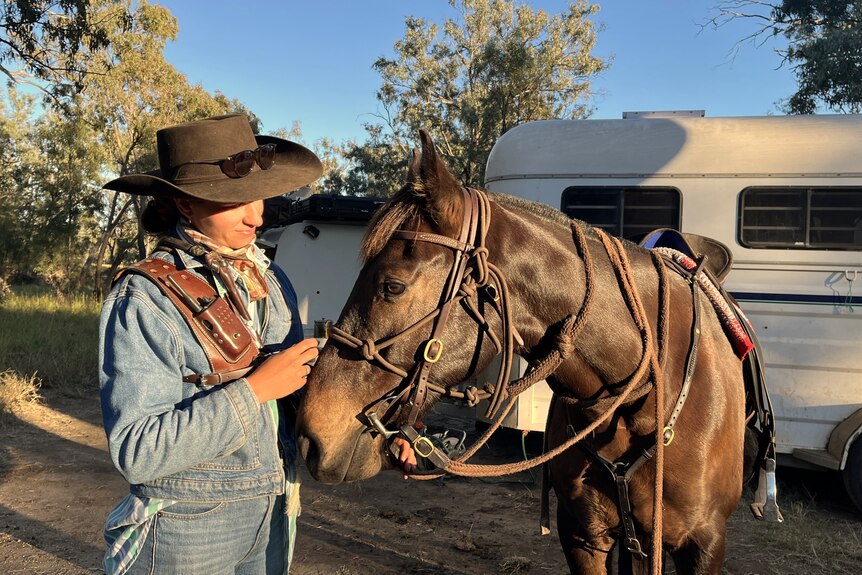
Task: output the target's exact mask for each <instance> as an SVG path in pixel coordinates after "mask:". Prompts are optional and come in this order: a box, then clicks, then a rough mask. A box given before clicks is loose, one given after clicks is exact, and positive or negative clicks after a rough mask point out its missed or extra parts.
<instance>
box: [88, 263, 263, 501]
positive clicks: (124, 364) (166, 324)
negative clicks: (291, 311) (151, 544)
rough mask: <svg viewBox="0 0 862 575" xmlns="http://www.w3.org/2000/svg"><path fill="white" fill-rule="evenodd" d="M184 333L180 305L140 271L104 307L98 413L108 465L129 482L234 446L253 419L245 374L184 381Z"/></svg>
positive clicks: (180, 467)
mask: <svg viewBox="0 0 862 575" xmlns="http://www.w3.org/2000/svg"><path fill="white" fill-rule="evenodd" d="M186 332H188V333H189V334H190V330H188V327H187V326H186V325H185V324H184V322H183V319H182V316H181V315H180V313H179V311H178V310H176V308H174V306H173V304H172V303H171V302H170V301H169V300H167V299H166V298H165V297H164V296H163V295H162V294H161V293H160V292H159V291H158V288H157V287H156V286H155V285H154V284H153V283H152V282H150V281H149V280H147V279H146V278H143V277H140V276H134V275H132V276H127V277H126V278H125V279H123V280H122V281H121V282H120V283H119V284H118V285H117V286H115V289H114V290H113V291H112V292H111V294H110V295H109V297H108V298H107V299H106V300H105V303H104V305H103V308H102V313H101V317H100V330H99V333H100V345H99V352H100V353H99V378H100V389H101V403H102V417H103V423H104V427H105V431H106V434H107V437H108V446H109V449H110V453H111V458H112V460H113V462H114V465H115V466H116V467H117V469H118V470H119V471H120V473H121V474H122V475H123V476H124V477H125V478H126V480H127V481H128V482H129V483H131V484H140V483H145V482H148V481H151V480H153V479H158V478H161V477H165V476H168V475H171V474H173V473H176V472H178V471H182V470H184V469H188V468H190V467H193V466H195V465H197V464H200V463H202V462H206V461H210V460H213V459H215V458H217V457H220V456H222V455H225V454H229V453H231V452H233V451H235V450H237V449H239V448H240V447H241V446H242V445H243V444H244V443H245V442H246V441H247V440H248V437H249V433H250V430H251V429H252V428H253V425H254V420H255V418H257V417H259V411H260V404H259V403H258V402H257V400H256V398H255V396H254V393H253V392H252V390H251V388H250V386H249V385H248V382H247V381H246V380H245V379H240V380H237V381H235V382H232V383H229V384H226V385H223V386H219V387H214V388H210V389H194V388H193V386H191V384H188V383H184V382H183V381H182V378H183V375H184V373H191V372H192V371H194V370H193V369H191V368H190V367H189V366H187V365H186V362H187V360H188V356H187V354H186V351H187V350H185V349H184V348H183V343H187V344H188V345H192V344H195V342H194V341H191V342H185V341H184V338H188V335H187V333H186ZM200 353H201V354H202V352H200ZM204 361H205V358H204ZM197 367H198V368H200V366H197ZM189 386H191V387H189Z"/></svg>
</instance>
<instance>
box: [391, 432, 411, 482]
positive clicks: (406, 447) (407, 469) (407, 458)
mask: <svg viewBox="0 0 862 575" xmlns="http://www.w3.org/2000/svg"><path fill="white" fill-rule="evenodd" d="M392 443H393V444H394V445H395V446H397V447H398V461H399V462H401V467H402V468H403V469H404V473H405V475H404V479H407V474H408V473H413V472H414V471H416V452H414V451H413V446H412V445H410V442H409V441H407V440H406V439H404V438H403V437H396V438H394V439H393V440H392Z"/></svg>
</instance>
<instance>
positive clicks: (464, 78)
mask: <svg viewBox="0 0 862 575" xmlns="http://www.w3.org/2000/svg"><path fill="white" fill-rule="evenodd" d="M449 3H450V5H451V6H452V7H453V8H454V9H455V12H456V13H457V17H456V18H452V19H449V20H446V21H445V22H444V23H443V25H442V28H441V26H439V25H437V24H436V23H432V22H428V21H425V20H423V19H421V18H414V17H408V18H407V19H406V21H405V33H404V37H403V38H402V39H400V40H398V41H397V42H396V43H395V46H394V54H393V56H392V57H380V58H378V59H377V61H376V62H375V63H374V66H373V67H374V69H375V70H376V71H377V72H379V73H380V76H381V78H382V84H381V86H380V89H379V90H378V92H377V99H378V101H379V103H380V107H381V108H380V111H379V113H378V119H379V122H378V123H376V124H369V125H367V126H366V130H367V131H368V135H369V139H368V141H367V142H366V143H365V144H362V145H356V144H355V145H352V146H348V149H347V150H346V151H345V155H346V158H347V159H348V160H349V161H350V162H351V163H352V170H351V171H350V173H348V174H342V175H341V181H342V182H347V183H348V184H349V185H350V187H351V189H352V190H354V191H357V192H375V191H376V192H382V193H391V192H392V191H393V190H394V189H397V187H398V185H399V184H400V180H401V175H402V173H403V168H404V166H405V165H406V161H407V158H408V156H409V150H410V147H411V146H412V144H413V143H414V142H415V141H416V138H417V132H418V130H419V128H426V129H428V130H430V131H431V132H433V133H434V138H435V141H437V142H438V145H439V146H440V152H441V153H442V154H443V155H444V156H446V159H447V162H448V164H449V165H450V166H451V167H452V169H453V173H454V174H455V175H456V176H457V177H458V178H459V179H460V180H461V181H462V182H463V183H465V184H468V185H474V186H479V185H482V184H483V179H484V168H485V162H486V160H487V157H488V153H489V152H490V150H491V147H492V146H493V144H494V142H495V141H496V140H497V138H499V137H500V136H501V135H502V134H503V133H505V132H506V131H507V130H508V129H510V128H512V127H513V126H516V125H518V124H520V123H523V122H528V121H532V120H541V119H551V118H580V117H585V116H587V115H588V114H589V113H590V108H589V104H588V103H589V99H590V97H591V95H592V80H593V78H595V77H596V75H597V74H599V73H600V72H602V71H603V70H604V69H606V67H607V65H608V64H607V62H606V61H604V60H602V59H601V58H598V57H596V56H594V55H592V51H593V49H594V47H595V42H596V32H597V30H596V25H595V24H594V22H593V21H592V20H591V17H592V16H594V15H595V14H596V13H597V11H598V10H599V7H598V5H596V4H591V3H589V2H587V0H574V1H572V2H570V3H569V5H568V7H567V9H566V10H565V11H564V12H562V13H560V14H548V13H547V12H545V11H544V10H538V9H533V8H531V7H530V6H528V5H527V4H523V3H518V2H513V1H510V0H449ZM351 178H352V180H351Z"/></svg>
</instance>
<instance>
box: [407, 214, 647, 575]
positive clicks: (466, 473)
mask: <svg viewBox="0 0 862 575" xmlns="http://www.w3.org/2000/svg"><path fill="white" fill-rule="evenodd" d="M571 226H572V229H573V231H574V234H575V242H576V246H577V247H578V251H579V252H581V257H582V259H583V260H584V267H585V283H586V284H588V287H587V288H586V294H587V295H585V300H584V305H583V306H582V307H581V310H580V311H579V312H578V314H577V315H575V316H569V318H568V319H567V320H566V324H565V325H566V327H567V328H568V329H569V330H571V331H570V334H572V335H577V333H579V332H580V330H581V329H582V327H583V325H584V318H585V317H586V315H587V311H588V310H589V307H590V303H591V300H592V285H591V284H592V283H593V265H592V259H591V257H590V256H589V250H588V249H587V248H586V243H585V241H584V236H583V231H582V230H581V229H580V227H579V226H578V224H577V223H576V222H574V221H573V222H572V224H571ZM596 232H597V233H598V235H599V238H600V239H601V240H602V244H603V246H604V248H605V251H606V252H608V257H609V259H610V261H611V264H612V266H613V267H614V269H615V271H616V274H617V278H618V282H619V283H620V285H621V292H622V294H623V296H624V298H625V300H626V304H627V306H628V308H629V311H630V313H631V314H632V317H633V318H634V321H635V325H636V326H637V327H638V330H639V331H640V333H641V341H642V344H643V347H642V349H643V353H642V355H641V359H640V362H639V363H638V366H637V368H636V370H635V372H634V373H633V374H632V376H631V379H630V381H629V383H628V384H626V387H625V388H624V389H623V391H622V392H621V393H620V394H619V395H617V396H616V397H615V398H614V400H613V401H612V402H611V404H610V406H608V410H607V411H606V412H605V413H604V414H603V415H602V416H601V417H599V418H598V419H596V420H594V421H593V422H592V423H590V424H589V425H587V427H585V428H584V429H583V430H581V431H580V432H579V433H577V434H575V435H574V436H573V437H571V438H569V439H568V440H567V441H565V442H564V443H562V444H560V445H558V446H557V447H555V448H554V449H553V450H551V451H548V452H546V453H543V454H542V455H540V456H538V457H535V458H533V459H530V460H526V461H522V462H518V463H509V464H503V465H480V464H470V463H465V461H466V460H467V459H468V458H469V457H470V456H472V455H473V453H475V451H476V449H478V445H481V444H483V443H484V442H485V441H487V438H488V437H490V435H491V434H492V433H493V432H494V431H496V429H497V428H499V426H500V425H501V422H502V420H503V419H504V418H505V416H506V414H508V412H509V410H510V409H511V408H512V406H513V405H514V401H515V399H517V395H513V396H512V397H510V399H509V402H508V403H507V404H506V407H505V409H504V410H503V412H502V414H501V415H500V416H499V417H498V418H497V420H496V421H495V422H494V424H492V426H491V427H490V428H489V429H488V430H487V431H486V432H485V434H484V435H483V436H482V438H480V440H479V441H478V442H477V444H476V445H474V446H473V448H471V450H470V451H469V452H467V453H465V454H464V455H463V456H462V457H461V458H460V459H458V460H450V461H449V465H447V466H446V467H445V468H444V469H443V470H442V471H439V472H431V473H427V474H425V473H423V474H413V475H410V477H411V478H412V479H417V480H427V479H436V478H438V477H440V476H442V475H443V474H444V473H452V474H453V475H460V476H462V477H498V476H501V475H510V474H513V473H519V472H521V471H526V470H527V469H532V468H533V467H536V466H537V465H540V464H542V463H545V462H547V461H550V460H551V459H553V458H554V457H556V456H557V455H559V454H560V453H562V452H564V451H566V450H567V449H569V448H570V447H571V446H572V445H574V444H576V443H578V442H579V441H582V440H583V439H584V438H585V437H586V436H587V435H589V434H590V433H592V432H593V431H594V430H595V429H596V428H597V427H599V426H600V425H601V424H602V423H604V422H605V421H606V420H607V419H609V418H610V417H611V415H613V413H614V412H615V411H616V409H617V408H618V407H620V406H621V405H622V404H623V403H624V402H625V401H626V399H628V397H629V395H630V394H631V392H632V391H633V390H634V389H635V387H636V386H637V385H638V383H639V382H640V381H641V379H642V378H643V377H644V376H645V375H646V373H647V371H651V372H652V374H653V376H654V377H655V375H656V374H657V373H658V372H659V370H660V366H659V365H658V363H657V361H656V353H655V346H654V344H653V339H652V333H651V332H650V329H649V325H648V322H647V320H646V313H645V312H644V308H643V304H642V302H641V300H640V298H639V297H638V295H637V292H636V291H634V290H633V289H632V286H633V285H634V284H633V281H634V280H633V279H632V278H631V269H630V267H629V265H628V258H627V257H626V256H625V254H624V253H623V254H622V256H621V255H620V254H619V253H617V252H623V251H624V249H623V247H622V243H621V242H619V240H614V242H615V243H613V242H611V241H609V240H608V239H607V238H608V236H607V235H606V234H604V232H601V230H599V229H596ZM588 262H589V263H588ZM587 270H589V271H587ZM565 331H566V330H564V331H563V333H565ZM563 340H566V341H563ZM566 344H568V345H569V346H573V340H571V339H569V338H564V337H561V338H559V341H558V347H557V348H555V349H553V350H552V351H551V353H550V354H548V356H547V357H546V358H545V359H544V360H542V361H541V362H539V364H537V366H536V368H535V369H534V370H533V371H532V372H531V373H530V374H528V375H527V376H525V377H524V378H522V379H521V380H518V382H516V383H518V384H522V383H524V382H529V385H532V384H533V383H535V382H536V381H538V380H539V379H544V378H545V377H547V376H549V375H550V374H551V373H553V371H554V370H556V368H557V367H558V366H559V365H560V363H562V361H563V359H564V357H563V355H564V354H565V355H567V353H568V352H569V351H571V349H570V347H569V346H566ZM563 347H566V349H565V350H563V349H562V348H563ZM529 385H528V386H529ZM528 386H527V387H528ZM657 427H658V426H657ZM658 433H661V431H660V430H659V431H658ZM660 545H661V543H660V542H659V546H660ZM660 560H661V559H659V561H660ZM659 573H660V572H659Z"/></svg>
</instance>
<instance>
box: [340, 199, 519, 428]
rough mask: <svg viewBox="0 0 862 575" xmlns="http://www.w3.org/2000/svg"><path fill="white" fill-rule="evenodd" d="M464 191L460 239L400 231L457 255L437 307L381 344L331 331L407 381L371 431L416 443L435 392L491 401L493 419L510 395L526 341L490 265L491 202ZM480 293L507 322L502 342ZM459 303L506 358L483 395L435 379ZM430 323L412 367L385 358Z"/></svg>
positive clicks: (374, 411)
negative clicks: (517, 352)
mask: <svg viewBox="0 0 862 575" xmlns="http://www.w3.org/2000/svg"><path fill="white" fill-rule="evenodd" d="M461 192H462V194H463V199H464V217H463V219H462V223H461V229H460V232H459V234H458V239H453V238H450V237H448V236H443V235H439V234H434V233H429V232H422V231H409V230H403V229H399V230H396V231H395V232H394V234H393V236H392V237H393V239H397V240H406V241H410V242H426V243H431V244H436V245H440V246H443V247H446V248H449V249H451V250H452V251H453V252H454V256H455V257H454V259H453V262H452V267H451V268H450V270H449V274H448V276H447V278H446V283H445V284H444V286H443V291H442V293H441V296H440V300H439V303H438V305H437V307H436V308H435V309H434V310H432V311H431V312H430V313H428V314H427V315H426V316H425V317H423V318H422V319H420V320H418V321H417V322H415V323H414V324H412V325H411V326H409V327H407V328H406V329H404V330H403V331H401V332H400V333H398V334H396V335H395V336H392V337H389V338H386V339H382V340H378V341H375V340H373V339H371V338H366V339H364V340H363V339H359V338H357V337H354V336H353V335H351V334H349V333H347V332H345V331H344V330H342V329H340V328H338V327H336V326H333V327H332V328H331V329H330V337H331V338H332V339H334V340H335V341H337V342H339V343H340V344H343V345H345V346H347V347H351V348H354V349H356V350H358V351H359V352H360V354H361V355H362V357H363V358H364V359H365V360H367V361H369V362H372V363H374V364H376V365H378V366H379V367H381V368H383V369H385V370H386V371H389V372H391V373H393V374H395V375H398V376H400V377H401V378H402V382H401V384H400V385H398V386H396V387H395V389H393V390H392V391H391V392H390V393H389V394H387V395H386V396H384V397H383V398H381V399H380V400H378V401H377V402H375V403H374V404H372V405H371V407H370V408H368V409H367V410H366V411H365V416H366V418H367V419H368V421H367V422H366V425H368V427H369V429H371V430H374V431H377V432H379V433H381V434H382V435H384V436H386V437H389V436H391V435H394V434H396V433H398V432H399V431H401V432H402V433H404V434H405V435H407V436H408V438H409V439H411V441H412V440H413V439H414V437H411V436H412V435H414V433H415V427H414V426H415V424H416V421H417V419H418V417H419V414H420V412H421V408H422V406H423V405H424V404H425V401H426V399H427V397H428V394H429V392H435V393H438V394H440V395H446V396H450V397H455V398H461V399H465V400H467V402H468V404H470V405H475V404H476V403H478V402H479V401H481V400H483V399H489V400H490V401H489V406H488V410H487V413H486V416H487V417H489V418H491V417H493V414H494V413H495V412H496V411H497V410H498V408H499V406H500V404H501V403H502V401H503V399H504V398H505V395H506V387H507V383H508V381H509V374H510V371H511V366H512V354H513V349H514V343H513V342H514V340H515V338H516V337H517V338H518V339H519V340H520V336H518V335H517V332H516V331H515V330H514V328H513V324H512V321H511V314H510V311H509V305H508V297H507V295H508V289H507V288H506V282H505V278H504V277H503V275H502V272H501V271H500V270H499V268H497V267H496V266H494V265H493V264H491V263H489V262H488V249H487V248H486V247H485V236H486V235H487V232H488V228H489V227H490V219H491V209H490V201H489V200H488V197H487V196H486V195H485V193H483V192H481V191H479V190H476V189H473V188H462V189H461ZM480 290H481V291H480ZM480 293H482V294H484V297H486V298H487V300H488V301H489V302H490V303H491V304H492V307H493V308H494V309H495V310H496V312H497V313H498V314H499V316H500V318H501V320H502V329H501V332H502V339H501V338H500V337H498V336H497V335H496V334H495V333H494V331H493V329H492V328H491V327H490V325H489V324H488V322H487V321H486V320H485V318H484V316H483V314H482V312H481V310H480V309H479V308H478V306H477V305H476V303H475V302H474V300H475V301H478V298H476V297H474V296H476V295H478V294H480ZM458 303H463V304H464V305H465V307H466V308H467V311H468V313H469V315H471V317H472V318H473V319H474V320H475V321H476V322H477V323H478V324H479V326H480V333H483V334H487V335H488V336H489V338H490V339H491V341H492V342H493V344H494V346H495V348H496V352H497V354H500V353H502V354H503V355H504V358H503V361H502V362H501V366H500V371H499V373H498V376H497V380H496V383H495V384H494V385H490V384H489V385H486V386H485V388H484V389H482V390H479V389H477V388H475V387H472V388H468V389H467V390H465V391H464V392H459V391H457V390H455V389H449V388H444V387H442V386H439V385H436V384H434V383H432V382H431V380H430V378H429V377H430V372H431V368H432V367H433V366H434V364H436V363H437V362H438V361H439V360H440V358H441V357H442V355H443V350H444V347H445V346H444V342H443V339H442V335H443V331H444V330H445V328H446V324H447V322H448V320H449V317H450V314H451V311H452V308H453V307H454V306H455V305H456V304H458ZM429 323H431V324H432V327H431V334H430V337H429V338H428V339H427V340H425V342H424V344H423V345H422V346H420V348H419V349H417V354H416V355H417V356H419V357H420V359H419V360H418V361H417V362H416V363H415V364H414V365H413V366H412V367H411V368H409V369H407V370H405V369H402V368H401V367H399V366H396V365H394V364H392V363H390V362H389V361H387V360H386V358H384V357H383V356H382V355H381V353H380V352H381V350H383V349H385V348H387V347H389V346H391V345H393V344H395V343H397V342H399V341H401V340H403V339H405V338H407V337H408V336H410V335H412V334H413V333H415V332H416V331H418V330H420V329H422V328H423V327H424V326H426V325H427V324H429ZM390 423H394V424H395V425H396V426H397V428H398V430H399V431H394V430H390V429H387V428H386V426H387V425H388V424H390Z"/></svg>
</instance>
